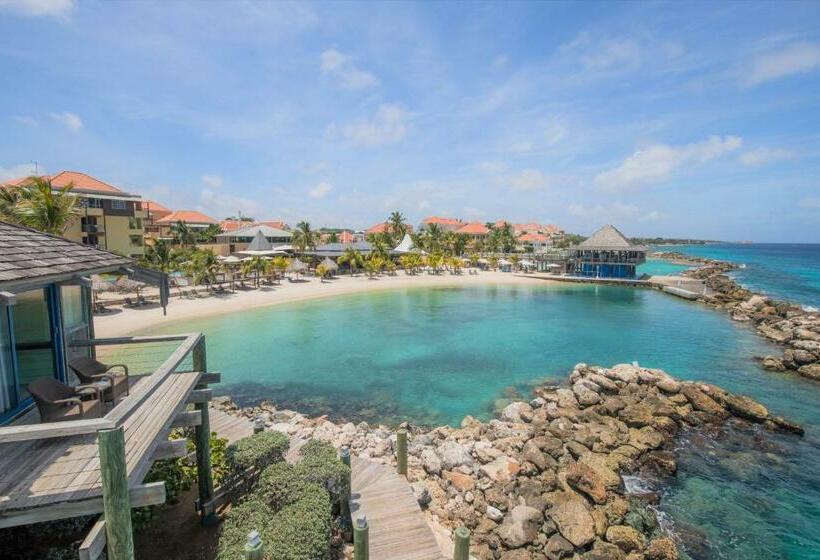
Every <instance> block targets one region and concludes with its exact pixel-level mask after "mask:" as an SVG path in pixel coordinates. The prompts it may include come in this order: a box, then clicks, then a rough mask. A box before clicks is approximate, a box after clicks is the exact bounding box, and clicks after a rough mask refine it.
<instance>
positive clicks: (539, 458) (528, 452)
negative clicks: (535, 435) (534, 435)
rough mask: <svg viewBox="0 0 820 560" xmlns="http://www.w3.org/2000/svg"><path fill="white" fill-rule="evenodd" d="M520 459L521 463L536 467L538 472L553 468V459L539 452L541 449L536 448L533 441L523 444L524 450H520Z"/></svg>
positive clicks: (536, 445)
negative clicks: (528, 463) (526, 462)
mask: <svg viewBox="0 0 820 560" xmlns="http://www.w3.org/2000/svg"><path fill="white" fill-rule="evenodd" d="M521 459H522V460H523V461H529V462H530V463H532V464H533V465H535V466H536V467H538V470H539V471H543V470H544V469H546V468H548V467H554V466H555V459H553V458H552V457H551V456H550V455H548V454H546V453H545V452H543V451H541V449H539V448H538V442H536V441H534V439H531V440H529V441H528V442H527V443H525V444H524V448H523V449H522V450H521Z"/></svg>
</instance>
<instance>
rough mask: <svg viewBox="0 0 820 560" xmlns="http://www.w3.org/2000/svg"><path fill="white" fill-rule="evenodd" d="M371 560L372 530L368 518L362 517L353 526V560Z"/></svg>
mask: <svg viewBox="0 0 820 560" xmlns="http://www.w3.org/2000/svg"><path fill="white" fill-rule="evenodd" d="M369 558H370V528H369V527H368V525H367V518H366V517H365V516H361V517H359V518H358V519H356V524H355V525H354V526H353V560H369Z"/></svg>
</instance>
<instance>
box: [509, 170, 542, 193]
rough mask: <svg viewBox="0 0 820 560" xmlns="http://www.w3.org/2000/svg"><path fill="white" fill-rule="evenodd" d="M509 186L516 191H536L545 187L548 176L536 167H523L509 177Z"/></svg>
mask: <svg viewBox="0 0 820 560" xmlns="http://www.w3.org/2000/svg"><path fill="white" fill-rule="evenodd" d="M509 183H510V187H511V188H512V189H513V190H516V191H536V190H540V189H544V188H547V187H548V186H549V184H550V178H549V177H548V176H547V175H545V174H544V173H542V172H541V171H539V170H537V169H523V170H521V171H519V172H518V173H516V174H514V175H512V176H511V177H510V178H509Z"/></svg>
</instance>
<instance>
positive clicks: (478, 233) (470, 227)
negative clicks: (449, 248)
mask: <svg viewBox="0 0 820 560" xmlns="http://www.w3.org/2000/svg"><path fill="white" fill-rule="evenodd" d="M456 233H458V234H460V235H466V236H467V237H469V238H470V239H473V240H476V241H478V240H484V239H487V236H488V235H489V234H490V230H489V228H488V227H487V226H485V225H484V224H482V223H481V222H470V223H469V224H464V225H463V226H461V227H460V228H458V229H457V230H456Z"/></svg>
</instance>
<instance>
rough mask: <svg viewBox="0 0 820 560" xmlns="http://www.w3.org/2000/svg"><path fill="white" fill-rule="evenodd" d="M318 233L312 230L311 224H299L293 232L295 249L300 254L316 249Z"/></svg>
mask: <svg viewBox="0 0 820 560" xmlns="http://www.w3.org/2000/svg"><path fill="white" fill-rule="evenodd" d="M316 236H317V235H316V232H315V231H313V230H311V229H310V223H308V222H299V223H298V224H296V229H295V230H294V231H293V239H292V242H293V248H294V249H296V251H297V252H298V253H300V254H304V253H305V251H307V250H308V249H315V248H316Z"/></svg>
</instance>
